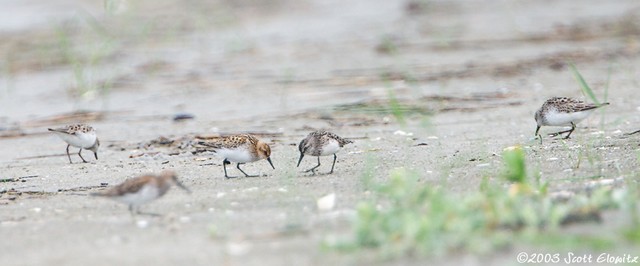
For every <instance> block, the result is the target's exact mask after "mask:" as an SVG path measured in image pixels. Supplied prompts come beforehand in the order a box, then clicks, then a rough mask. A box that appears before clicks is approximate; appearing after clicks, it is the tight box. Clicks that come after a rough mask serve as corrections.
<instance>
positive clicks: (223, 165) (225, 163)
mask: <svg viewBox="0 0 640 266" xmlns="http://www.w3.org/2000/svg"><path fill="white" fill-rule="evenodd" d="M227 164H231V162H229V161H227V159H224V161H222V168H223V169H224V177H226V178H227V179H229V178H234V177H235V176H228V175H227Z"/></svg>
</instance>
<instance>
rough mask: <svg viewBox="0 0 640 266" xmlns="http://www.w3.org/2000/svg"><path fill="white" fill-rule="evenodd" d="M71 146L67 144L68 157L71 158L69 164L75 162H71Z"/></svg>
mask: <svg viewBox="0 0 640 266" xmlns="http://www.w3.org/2000/svg"><path fill="white" fill-rule="evenodd" d="M70 146H71V145H70V144H67V157H69V163H73V162H72V161H71V154H69V147H70Z"/></svg>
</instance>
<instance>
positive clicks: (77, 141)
mask: <svg viewBox="0 0 640 266" xmlns="http://www.w3.org/2000/svg"><path fill="white" fill-rule="evenodd" d="M49 131H51V132H53V133H55V134H56V135H58V137H60V138H61V139H62V140H64V141H65V142H66V143H67V157H68V158H69V163H73V162H72V161H71V155H70V154H69V147H70V146H74V147H78V148H80V150H79V151H78V156H80V159H82V162H84V163H86V162H87V161H86V160H85V159H84V158H82V149H87V150H90V151H92V152H93V155H94V156H95V157H96V160H98V147H100V140H98V137H97V136H96V131H95V129H93V127H91V126H89V125H84V124H75V125H69V126H66V127H62V128H49Z"/></svg>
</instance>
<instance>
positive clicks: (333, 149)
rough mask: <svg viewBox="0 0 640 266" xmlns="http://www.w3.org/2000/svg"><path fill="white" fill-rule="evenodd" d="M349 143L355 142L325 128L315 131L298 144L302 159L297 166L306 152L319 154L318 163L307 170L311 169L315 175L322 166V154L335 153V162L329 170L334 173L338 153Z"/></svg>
mask: <svg viewBox="0 0 640 266" xmlns="http://www.w3.org/2000/svg"><path fill="white" fill-rule="evenodd" d="M349 143H353V141H351V140H346V139H343V138H341V137H339V136H338V135H336V134H333V133H331V132H327V131H324V130H318V131H313V132H311V133H309V135H307V137H306V138H304V139H303V140H302V141H300V145H298V150H299V151H300V159H298V166H297V167H299V166H300V162H302V158H303V157H304V155H305V154H307V155H310V156H317V157H318V165H316V166H315V167H313V168H311V169H309V170H306V171H305V172H309V171H311V172H312V173H313V174H314V175H315V174H316V168H318V167H320V156H327V155H332V154H333V164H332V165H331V171H330V172H329V174H331V173H333V167H334V166H335V165H336V159H338V156H337V155H336V153H337V152H338V151H339V150H340V149H341V148H342V147H344V145H347V144H349Z"/></svg>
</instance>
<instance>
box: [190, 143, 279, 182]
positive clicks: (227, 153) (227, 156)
mask: <svg viewBox="0 0 640 266" xmlns="http://www.w3.org/2000/svg"><path fill="white" fill-rule="evenodd" d="M198 144H200V145H202V146H204V147H205V149H206V150H210V151H214V152H215V153H216V154H217V155H218V156H219V157H222V158H224V159H223V160H222V167H223V168H224V177H226V178H233V177H232V176H228V175H227V166H226V165H227V164H231V163H232V162H234V163H237V165H236V168H238V170H240V172H242V173H243V174H244V175H245V176H246V177H256V176H258V175H248V174H247V173H245V172H244V171H242V169H240V165H241V164H245V163H250V162H255V161H258V160H262V159H267V162H269V164H270V165H271V167H272V168H273V169H276V168H275V167H274V166H273V163H272V162H271V157H270V156H271V148H270V147H269V145H268V144H267V143H264V142H262V141H261V140H259V139H257V138H256V137H254V136H252V135H249V134H246V135H233V136H226V137H219V138H215V139H212V140H208V141H201V142H198Z"/></svg>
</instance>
